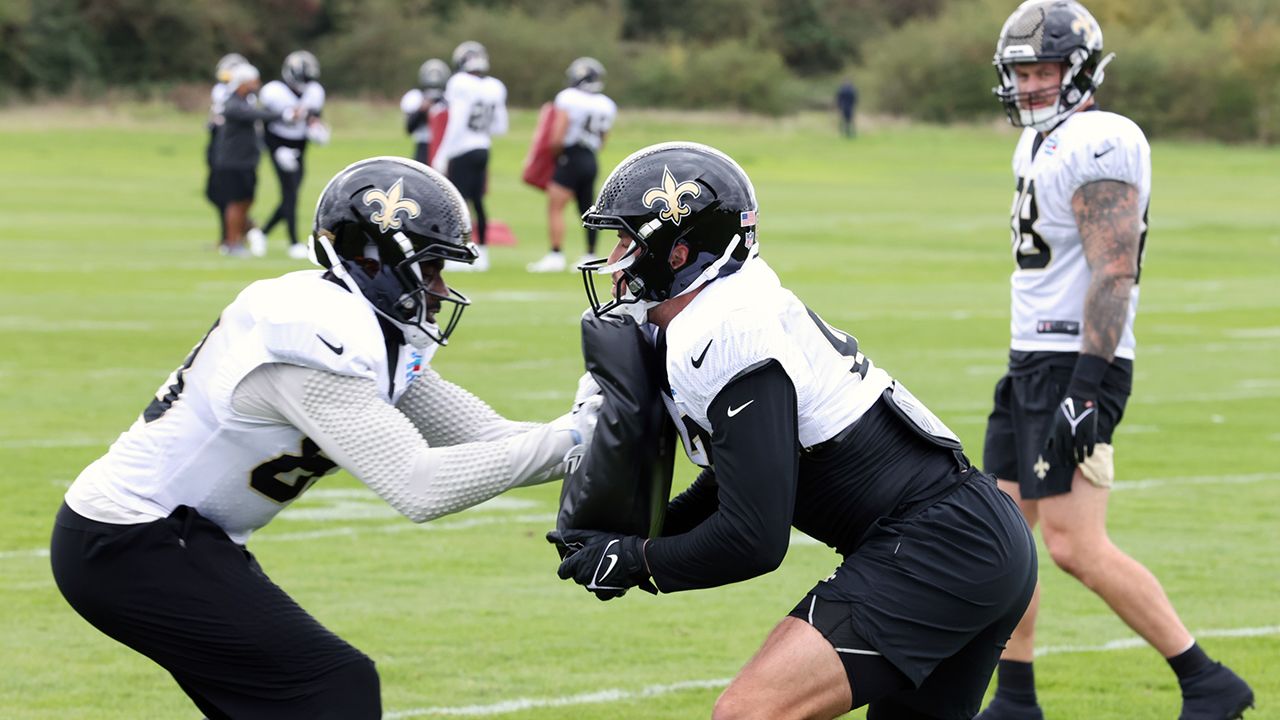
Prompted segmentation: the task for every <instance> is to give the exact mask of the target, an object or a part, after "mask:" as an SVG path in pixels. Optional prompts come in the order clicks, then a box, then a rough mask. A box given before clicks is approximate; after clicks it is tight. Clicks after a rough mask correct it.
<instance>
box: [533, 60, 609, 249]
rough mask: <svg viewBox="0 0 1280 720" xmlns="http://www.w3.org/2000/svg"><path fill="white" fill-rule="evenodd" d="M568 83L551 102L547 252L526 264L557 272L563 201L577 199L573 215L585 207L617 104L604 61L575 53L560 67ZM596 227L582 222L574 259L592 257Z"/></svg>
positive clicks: (562, 233)
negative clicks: (608, 89)
mask: <svg viewBox="0 0 1280 720" xmlns="http://www.w3.org/2000/svg"><path fill="white" fill-rule="evenodd" d="M565 77H566V78H567V79H568V82H569V84H568V87H566V88H565V89H564V90H561V91H560V92H559V93H558V94H557V95H556V99H555V103H554V107H555V115H554V116H553V118H552V126H551V144H552V147H553V149H554V150H555V151H557V152H558V153H559V156H558V157H557V158H556V168H555V174H553V175H552V177H551V184H550V185H548V186H547V231H548V233H549V234H550V235H551V252H549V253H547V254H546V255H545V256H543V258H542V259H541V260H539V261H537V262H535V263H531V264H530V265H529V266H528V269H529V272H561V271H563V270H564V269H565V265H566V263H565V259H564V252H563V246H564V207H565V205H567V204H568V203H569V200H570V199H571V198H574V199H577V201H578V215H579V216H581V215H582V214H583V213H585V212H586V211H587V208H589V207H591V200H592V198H593V197H595V189H596V172H597V163H596V156H597V155H599V154H600V149H601V148H603V147H604V140H605V136H606V135H607V134H608V132H609V128H611V127H613V121H614V118H615V117H616V116H617V114H618V106H617V105H616V104H614V102H613V100H610V99H609V96H608V95H605V94H604V92H603V90H604V66H603V65H601V64H600V61H598V60H596V59H595V58H589V57H580V58H578V59H577V60H574V61H573V62H572V63H570V64H569V69H568V70H566V71H565ZM595 254H596V230H594V229H592V228H587V253H586V255H583V256H582V257H581V258H580V259H579V260H578V263H577V264H579V265H580V264H582V263H584V262H588V261H591V260H595V259H596V257H595Z"/></svg>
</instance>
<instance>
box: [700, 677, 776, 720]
mask: <svg viewBox="0 0 1280 720" xmlns="http://www.w3.org/2000/svg"><path fill="white" fill-rule="evenodd" d="M763 710H764V708H761V707H760V705H759V703H753V702H751V701H750V700H749V699H748V698H747V696H746V694H745V693H741V692H738V691H737V690H736V689H735V687H734V686H733V685H730V686H729V687H727V688H725V691H724V692H722V693H720V697H719V698H717V699H716V704H715V707H714V708H712V710H711V720H750V719H751V718H765V717H769V716H768V715H767V714H766V713H765V712H762V711H763Z"/></svg>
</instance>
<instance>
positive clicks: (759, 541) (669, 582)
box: [645, 360, 800, 592]
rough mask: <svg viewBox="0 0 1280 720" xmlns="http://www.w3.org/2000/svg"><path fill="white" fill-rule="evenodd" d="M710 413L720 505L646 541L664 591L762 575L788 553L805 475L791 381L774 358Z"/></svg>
mask: <svg viewBox="0 0 1280 720" xmlns="http://www.w3.org/2000/svg"><path fill="white" fill-rule="evenodd" d="M707 416H708V417H709V418H710V419H711V422H712V424H713V429H712V433H711V457H712V462H713V463H714V466H715V478H716V482H717V484H718V486H719V492H718V500H719V507H718V508H716V510H715V512H713V513H712V514H711V516H710V517H708V518H707V519H706V520H705V521H704V522H702V523H700V524H699V525H697V526H696V527H694V528H693V529H691V530H689V531H688V532H685V533H682V534H680V535H673V536H670V537H659V538H653V539H652V540H650V541H649V542H648V545H647V546H646V547H645V556H646V558H647V560H648V563H649V569H650V571H651V572H652V574H653V579H654V582H655V583H656V584H657V586H658V588H659V589H660V590H662V591H663V592H674V591H677V590H691V589H694V588H705V587H716V586H718V585H727V584H729V583H733V582H738V581H740V580H747V579H749V578H753V577H755V576H757V575H763V574H764V573H767V572H770V571H772V570H774V569H776V568H777V567H778V565H780V564H781V563H782V559H783V557H784V556H786V553H787V546H788V542H789V539H790V536H791V520H792V516H793V513H794V510H795V497H796V485H797V482H798V478H799V473H800V460H799V441H798V440H797V436H798V433H799V430H798V427H797V426H798V421H797V418H796V391H795V386H794V385H793V384H792V382H791V378H789V377H788V376H787V374H786V372H785V371H784V370H783V369H782V365H781V364H779V363H778V362H777V361H776V360H768V361H765V362H764V363H763V364H761V365H757V366H753V367H751V368H748V369H747V370H746V371H744V372H743V373H742V374H740V375H739V376H738V377H736V378H734V379H733V380H731V381H730V382H729V383H728V384H727V385H725V387H724V388H723V389H722V390H721V391H720V392H719V394H717V395H716V398H715V400H713V401H712V402H711V405H710V407H709V409H708V415H707Z"/></svg>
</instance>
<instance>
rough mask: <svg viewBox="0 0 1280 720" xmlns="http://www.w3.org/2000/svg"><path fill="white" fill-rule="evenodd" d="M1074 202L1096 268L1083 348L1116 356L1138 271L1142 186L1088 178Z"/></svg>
mask: <svg viewBox="0 0 1280 720" xmlns="http://www.w3.org/2000/svg"><path fill="white" fill-rule="evenodd" d="M1071 207H1072V210H1073V212H1074V214H1075V218H1076V225H1077V226H1078V227H1079V230H1080V237H1081V238H1082V241H1083V245H1084V253H1085V259H1086V261H1087V262H1088V263H1089V268H1090V270H1091V272H1092V279H1091V280H1090V283H1089V289H1088V292H1087V293H1086V295H1085V302H1084V326H1083V329H1082V344H1081V352H1082V353H1085V354H1088V355H1095V356H1097V357H1100V358H1103V359H1104V360H1107V361H1108V362H1110V361H1111V359H1112V358H1113V357H1114V356H1115V351H1116V347H1117V346H1118V345H1119V344H1120V337H1121V335H1122V333H1123V332H1124V328H1125V323H1126V322H1127V321H1128V317H1129V304H1130V302H1131V294H1132V291H1133V284H1134V282H1135V280H1136V278H1137V272H1138V239H1139V236H1140V235H1141V226H1142V221H1141V211H1140V209H1139V208H1138V190H1137V188H1135V187H1134V186H1132V185H1129V184H1128V183H1123V182H1119V181H1115V180H1100V181H1097V182H1092V183H1088V184H1086V185H1084V186H1082V187H1081V188H1080V189H1079V190H1077V191H1076V193H1075V195H1074V196H1072V199H1071Z"/></svg>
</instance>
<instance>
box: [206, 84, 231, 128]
mask: <svg viewBox="0 0 1280 720" xmlns="http://www.w3.org/2000/svg"><path fill="white" fill-rule="evenodd" d="M229 95H231V88H229V87H227V84H226V83H216V84H214V86H213V89H212V90H210V91H209V124H211V125H221V124H222V123H223V117H222V110H223V108H225V107H226V105H227V97H228V96H229Z"/></svg>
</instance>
